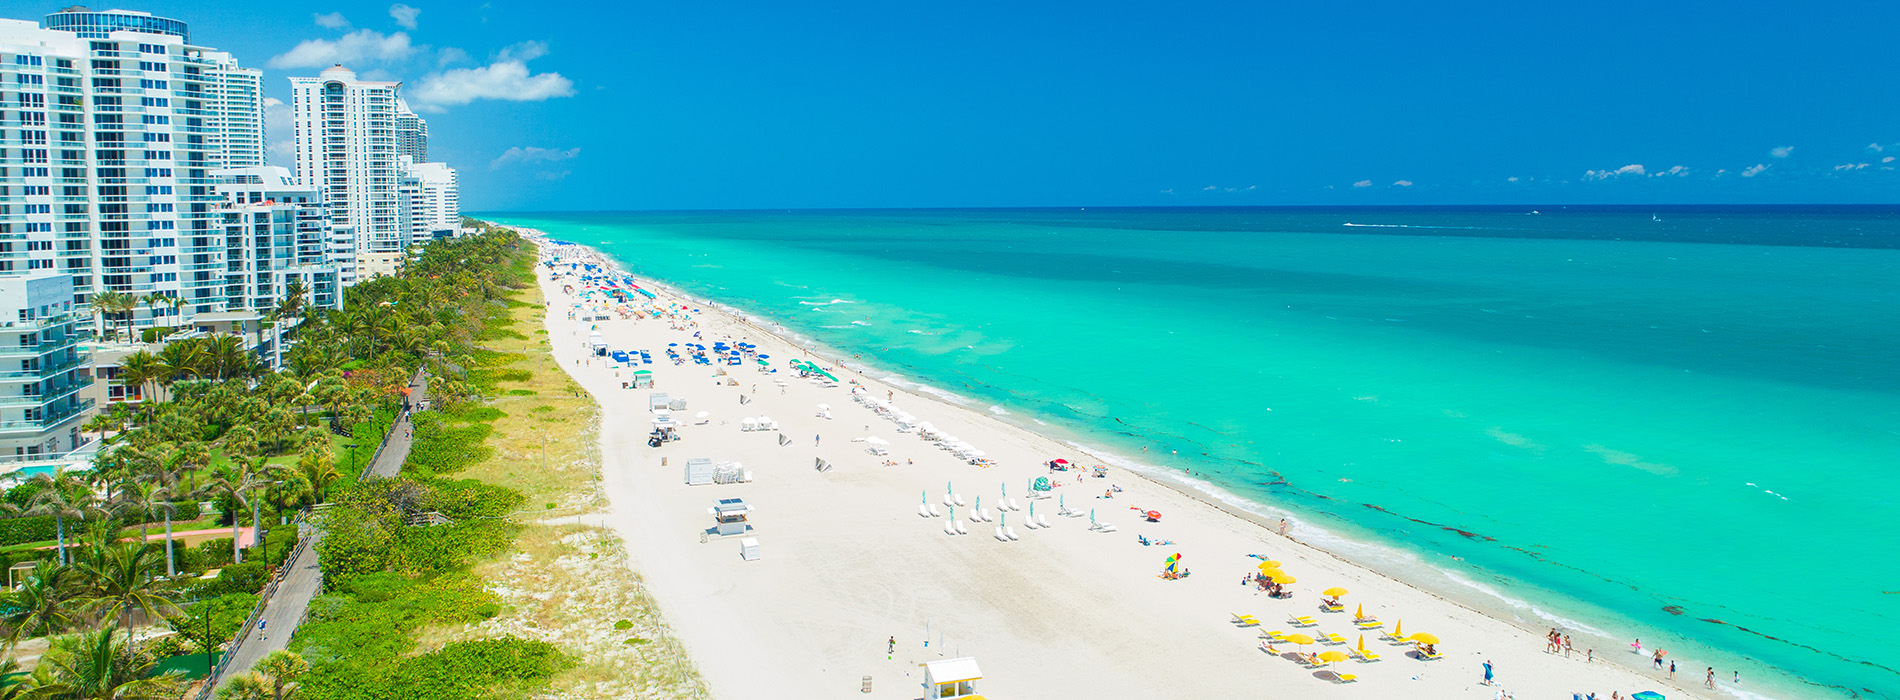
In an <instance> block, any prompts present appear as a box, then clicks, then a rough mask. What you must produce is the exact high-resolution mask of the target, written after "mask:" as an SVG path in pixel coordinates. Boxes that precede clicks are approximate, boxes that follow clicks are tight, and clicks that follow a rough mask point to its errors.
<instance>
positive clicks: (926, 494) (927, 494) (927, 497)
mask: <svg viewBox="0 0 1900 700" xmlns="http://www.w3.org/2000/svg"><path fill="white" fill-rule="evenodd" d="M924 502H925V503H929V502H930V489H924Z"/></svg>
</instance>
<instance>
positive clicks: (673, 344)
mask: <svg viewBox="0 0 1900 700" xmlns="http://www.w3.org/2000/svg"><path fill="white" fill-rule="evenodd" d="M666 346H667V347H669V348H677V347H679V346H680V344H679V343H667V344H666Z"/></svg>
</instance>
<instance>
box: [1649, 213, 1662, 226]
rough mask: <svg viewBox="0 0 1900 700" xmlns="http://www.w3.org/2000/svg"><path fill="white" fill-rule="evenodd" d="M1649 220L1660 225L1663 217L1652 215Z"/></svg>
mask: <svg viewBox="0 0 1900 700" xmlns="http://www.w3.org/2000/svg"><path fill="white" fill-rule="evenodd" d="M1649 220H1650V221H1654V222H1656V223H1659V224H1660V223H1662V217H1660V216H1657V215H1655V214H1650V215H1649Z"/></svg>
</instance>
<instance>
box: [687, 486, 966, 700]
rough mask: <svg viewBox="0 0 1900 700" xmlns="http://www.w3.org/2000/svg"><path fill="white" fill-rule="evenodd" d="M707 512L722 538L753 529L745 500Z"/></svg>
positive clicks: (722, 502) (726, 500)
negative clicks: (748, 517) (748, 519)
mask: <svg viewBox="0 0 1900 700" xmlns="http://www.w3.org/2000/svg"><path fill="white" fill-rule="evenodd" d="M706 510H707V511H708V512H709V513H710V514H711V515H712V516H713V519H714V520H717V521H718V524H717V525H715V526H714V528H713V529H714V533H715V534H717V535H719V536H720V537H724V536H726V535H743V534H746V533H747V532H748V531H750V530H751V529H752V525H751V524H750V523H747V522H746V515H747V514H749V513H751V512H752V506H749V505H746V503H745V499H743V498H721V499H719V504H718V505H715V506H713V507H711V508H707V509H706ZM948 697H956V696H954V695H952V696H948Z"/></svg>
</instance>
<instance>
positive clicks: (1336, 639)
mask: <svg viewBox="0 0 1900 700" xmlns="http://www.w3.org/2000/svg"><path fill="white" fill-rule="evenodd" d="M1320 641H1321V642H1322V643H1325V644H1345V643H1346V638H1345V637H1341V636H1339V633H1338V632H1327V633H1326V638H1325V639H1321V640H1320Z"/></svg>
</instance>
